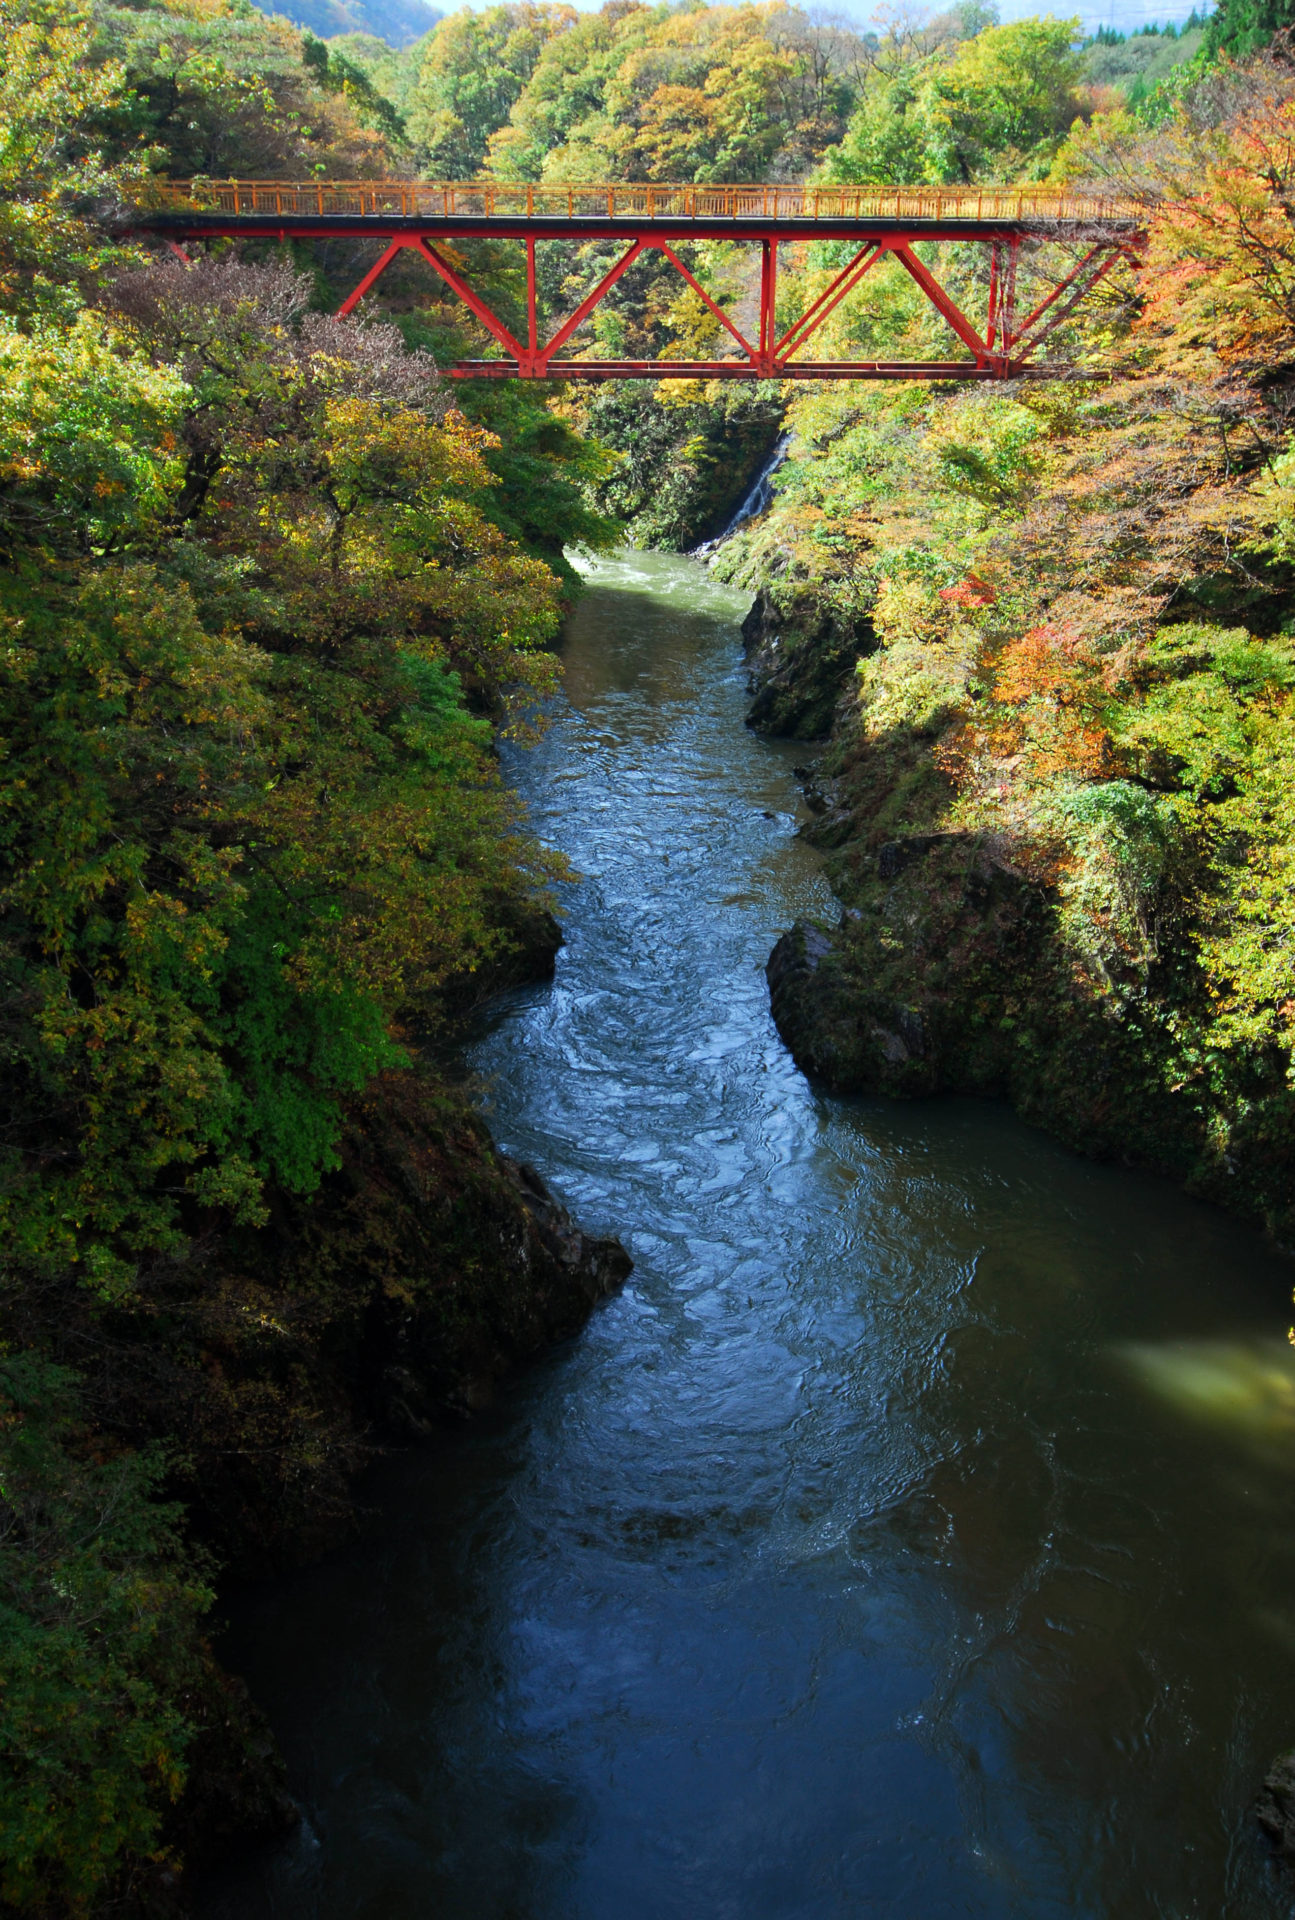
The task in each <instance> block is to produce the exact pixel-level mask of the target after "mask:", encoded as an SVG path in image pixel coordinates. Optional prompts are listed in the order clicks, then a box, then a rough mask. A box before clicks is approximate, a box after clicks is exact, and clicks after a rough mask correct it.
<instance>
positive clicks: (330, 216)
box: [148, 180, 1145, 239]
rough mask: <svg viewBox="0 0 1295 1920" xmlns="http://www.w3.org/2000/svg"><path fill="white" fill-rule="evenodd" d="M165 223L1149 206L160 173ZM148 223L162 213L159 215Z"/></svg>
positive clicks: (1082, 222) (882, 225)
mask: <svg viewBox="0 0 1295 1920" xmlns="http://www.w3.org/2000/svg"><path fill="white" fill-rule="evenodd" d="M156 195H157V199H156V207H155V208H150V209H149V210H148V211H149V213H151V214H154V215H155V216H156V217H157V218H158V223H159V224H160V221H161V220H162V219H164V218H165V217H166V215H168V214H172V215H177V216H179V221H180V224H184V225H188V224H189V222H190V221H191V220H192V218H193V216H194V215H195V214H196V213H199V212H201V213H203V214H206V215H208V216H210V217H213V218H215V219H221V218H224V219H229V218H233V219H235V220H237V221H238V222H239V223H240V225H242V223H244V222H249V223H250V222H251V221H253V220H255V221H258V222H260V221H265V222H267V223H268V224H269V225H270V226H272V227H274V228H276V229H277V227H278V225H279V224H280V223H281V222H284V221H287V222H290V223H291V224H292V225H293V226H296V224H297V223H298V222H299V221H306V220H309V221H311V222H326V223H327V228H325V227H323V226H319V225H316V226H314V228H313V230H314V231H316V232H322V231H326V230H332V229H335V227H336V225H338V224H341V225H343V226H344V227H346V228H347V229H349V228H350V227H351V226H352V225H353V224H354V223H355V222H357V221H362V222H363V223H364V228H365V230H372V228H373V227H374V226H375V225H379V224H380V225H381V226H382V227H383V228H384V229H390V228H393V227H394V226H395V225H396V224H397V223H399V224H400V225H405V226H408V227H409V228H410V229H417V230H419V231H421V232H431V231H434V230H439V231H442V232H444V231H446V230H447V228H448V227H449V226H450V225H452V226H454V227H457V228H460V229H463V228H466V227H469V226H471V227H476V226H479V225H480V224H481V223H483V222H485V223H488V225H489V227H490V230H491V231H492V232H497V231H498V230H499V228H500V226H509V227H515V226H518V225H520V224H522V223H524V224H525V227H526V229H527V230H528V231H531V232H535V231H536V230H537V229H538V228H541V227H542V228H544V229H546V230H549V231H551V232H552V233H553V235H554V237H560V236H562V235H564V234H570V233H571V232H572V231H573V228H575V227H576V226H578V225H584V224H585V223H586V222H587V223H589V224H590V225H592V226H594V227H595V228H596V230H597V231H598V232H600V233H606V232H608V230H609V229H620V230H623V229H626V228H632V229H633V230H634V231H635V232H637V231H639V230H640V229H641V228H642V226H643V225H644V223H645V222H647V223H649V224H651V225H652V226H654V227H656V226H658V225H670V226H673V227H676V228H677V229H684V228H686V229H687V230H688V231H689V232H692V233H694V234H695V233H696V231H697V229H698V228H699V227H710V226H712V225H714V226H716V227H717V228H720V229H722V230H723V231H725V232H731V230H732V228H733V227H734V225H748V224H749V225H754V226H758V228H759V230H760V233H761V234H765V233H768V232H769V231H770V230H771V229H772V228H777V229H778V230H779V232H780V233H785V234H789V233H790V231H791V229H793V228H795V229H796V230H798V231H799V230H800V229H802V228H808V229H809V230H810V231H812V232H816V233H820V234H822V233H823V232H824V230H825V229H832V228H835V229H838V230H843V231H846V232H849V233H851V234H853V233H857V232H858V231H860V229H867V230H868V231H874V230H880V229H889V230H898V229H900V228H902V229H904V230H906V231H908V230H911V229H912V228H913V226H914V225H915V224H916V225H920V226H924V227H931V228H939V229H941V230H942V231H943V232H947V233H948V235H949V237H950V238H959V239H960V238H962V237H963V235H964V234H965V232H966V231H967V229H969V228H985V227H992V228H994V229H996V230H998V231H999V232H1001V231H1003V230H1004V229H1015V230H1017V231H1029V230H1031V229H1034V228H1037V227H1038V226H1040V225H1041V224H1047V225H1049V226H1055V225H1057V224H1062V225H1066V226H1083V227H1092V226H1114V227H1122V228H1130V227H1139V226H1141V225H1142V223H1143V220H1144V218H1145V214H1144V212H1143V210H1142V209H1141V208H1139V207H1138V206H1137V205H1136V203H1135V202H1133V201H1131V200H1127V199H1122V198H1120V197H1118V196H1109V197H1106V198H1103V197H1100V196H1097V195H1093V194H1077V193H1071V192H1070V191H1068V190H1067V189H1065V188H1056V187H787V186H768V187H766V186H713V187H709V186H708V187H698V186H678V185H674V186H672V185H669V184H665V185H637V184H633V183H631V184H628V185H627V184H625V183H624V182H613V183H610V184H585V185H568V186H533V185H529V184H526V183H513V182H507V181H499V182H495V181H468V182H463V181H430V180H310V181H297V180H210V181H184V180H175V181H170V180H168V181H159V182H158V183H157V188H156ZM150 224H152V222H151V221H150Z"/></svg>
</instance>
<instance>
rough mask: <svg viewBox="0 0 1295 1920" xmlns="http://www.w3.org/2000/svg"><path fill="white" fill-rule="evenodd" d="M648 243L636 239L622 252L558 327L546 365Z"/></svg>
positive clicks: (545, 360) (544, 359) (548, 352)
mask: <svg viewBox="0 0 1295 1920" xmlns="http://www.w3.org/2000/svg"><path fill="white" fill-rule="evenodd" d="M646 244H647V243H646V241H643V240H636V241H635V242H634V244H633V246H632V247H631V248H630V249H629V252H628V253H625V254H622V256H621V258H620V259H619V260H618V261H617V262H616V265H615V266H614V267H613V268H612V269H611V271H610V272H609V273H605V274H604V275H603V277H602V279H601V280H600V281H599V282H598V285H597V286H596V287H595V288H594V290H593V292H592V293H591V294H590V295H589V296H588V298H587V299H584V300H582V301H581V302H580V305H579V306H578V307H577V308H576V310H575V312H574V313H573V314H572V316H571V318H570V319H569V320H568V321H566V322H565V324H564V325H562V326H560V327H559V328H558V330H557V332H556V333H555V334H554V336H553V338H552V339H551V340H550V341H549V343H548V345H547V346H546V347H545V349H544V352H543V354H542V356H541V358H542V359H543V361H544V364H545V366H547V365H548V363H549V360H550V358H551V357H552V355H553V354H555V353H556V352H557V350H558V348H559V347H564V346H565V345H566V343H567V341H568V340H569V339H570V338H571V336H572V334H573V333H574V332H575V330H576V328H577V327H579V326H582V325H583V324H584V322H585V321H586V320H587V319H588V318H589V315H590V314H591V313H592V312H593V310H594V308H595V307H596V306H597V305H598V302H599V301H600V300H603V299H605V298H606V296H607V295H608V294H609V293H610V292H611V290H612V288H613V287H614V286H615V285H616V282H617V281H618V280H619V279H620V277H621V275H622V274H623V273H624V272H625V269H626V268H627V267H631V266H633V264H634V262H635V261H636V260H637V259H638V257H639V255H640V254H641V253H642V251H643V249H644V247H645V246H646Z"/></svg>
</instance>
